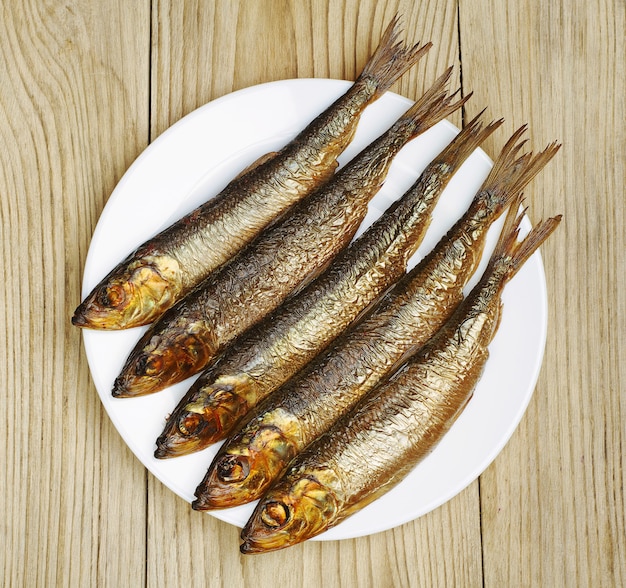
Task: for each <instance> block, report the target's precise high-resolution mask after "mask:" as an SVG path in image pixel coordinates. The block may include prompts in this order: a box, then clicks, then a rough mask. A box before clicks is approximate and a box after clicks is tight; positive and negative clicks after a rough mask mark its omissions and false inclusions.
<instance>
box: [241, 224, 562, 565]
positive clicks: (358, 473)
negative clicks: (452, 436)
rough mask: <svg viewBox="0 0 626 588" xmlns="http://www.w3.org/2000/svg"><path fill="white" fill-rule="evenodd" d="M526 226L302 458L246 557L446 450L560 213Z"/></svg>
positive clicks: (304, 531)
mask: <svg viewBox="0 0 626 588" xmlns="http://www.w3.org/2000/svg"><path fill="white" fill-rule="evenodd" d="M510 218H513V222H509V220H510ZM519 220H521V215H520V216H519V217H518V218H517V219H515V218H514V215H508V218H507V222H506V223H505V230H503V233H502V238H501V239H500V242H499V244H498V246H497V248H496V253H495V255H494V256H492V259H491V261H490V263H489V266H488V268H487V270H486V272H485V274H484V275H483V277H482V278H481V280H480V281H479V283H478V284H477V286H476V287H475V288H474V289H473V290H472V292H471V293H470V294H469V295H468V297H467V299H466V300H465V301H464V302H463V303H461V304H460V305H459V307H458V308H457V310H456V311H455V312H454V313H453V315H452V316H451V317H450V319H449V320H448V321H447V322H446V323H445V325H444V326H443V327H442V328H441V329H440V330H439V331H438V332H437V334H436V335H435V336H434V337H433V338H432V339H431V340H430V341H429V342H428V343H427V344H426V345H425V346H424V347H422V348H421V349H420V350H419V351H418V352H417V353H416V354H415V355H414V356H412V357H410V358H409V359H408V361H407V362H406V363H405V364H404V365H403V366H402V367H401V368H400V369H399V370H398V371H397V372H396V373H395V374H394V375H393V376H392V377H391V378H390V379H389V380H388V381H387V382H384V383H382V384H381V385H379V386H378V387H376V388H375V389H374V390H372V391H371V392H370V393H369V394H367V395H366V396H365V397H364V398H362V399H361V401H360V402H359V403H358V404H357V405H356V406H355V408H354V409H353V410H352V411H350V412H348V413H346V414H345V415H344V416H342V417H341V418H340V419H339V420H338V421H336V423H335V424H334V425H333V426H332V427H331V429H329V430H328V431H327V433H325V434H324V435H322V436H321V437H319V438H318V439H317V440H316V441H315V442H313V443H312V444H311V445H309V446H308V447H307V448H306V449H305V450H304V451H302V452H301V453H300V454H299V455H298V456H297V457H295V459H294V460H293V461H292V462H291V464H290V466H289V468H288V470H287V472H286V474H285V475H284V476H283V477H282V478H281V479H279V480H278V482H277V483H276V484H275V485H274V486H272V488H271V489H270V490H269V491H268V492H267V494H266V495H265V496H264V497H263V498H262V499H261V500H260V502H259V504H258V505H257V507H256V509H255V511H254V513H253V514H252V516H251V518H250V520H249V521H248V523H247V524H246V526H245V527H244V529H243V531H242V540H243V542H242V544H241V551H242V552H243V553H261V552H266V551H272V550H275V549H281V548H283V547H287V546H289V545H293V544H295V543H299V542H301V541H304V540H306V539H308V538H310V537H313V536H315V535H317V534H319V533H321V532H323V531H325V530H326V529H328V528H330V527H332V526H334V525H336V524H338V523H339V522H341V521H342V520H343V519H345V518H346V517H348V516H350V515H351V514H354V513H355V512H357V511H359V510H361V509H362V508H363V507H364V506H366V505H367V504H370V503H371V502H372V501H373V500H375V499H376V498H378V497H379V496H381V495H382V494H384V493H386V492H387V491H389V490H390V489H391V488H393V487H394V486H395V485H396V484H398V483H399V482H400V481H402V480H403V479H404V478H405V477H406V475H407V474H408V473H409V472H410V471H411V470H412V469H413V468H414V467H415V465H416V464H417V463H419V461H420V460H421V459H423V458H424V457H425V456H426V455H427V454H428V453H429V452H431V451H432V449H433V448H434V447H435V446H436V445H437V443H438V442H439V441H440V440H441V438H442V437H443V436H444V435H445V433H446V432H447V431H448V430H449V428H450V427H451V426H452V424H453V423H454V422H455V420H456V418H457V417H458V415H459V414H460V413H461V412H462V410H463V409H464V407H465V406H466V405H467V403H468V401H469V400H470V398H471V396H472V394H473V391H474V388H475V387H476V384H477V382H478V381H479V379H480V376H481V373H482V370H483V368H484V366H485V363H486V361H487V358H488V356H489V352H488V347H487V346H488V345H489V343H490V342H491V340H492V339H493V336H494V334H495V332H496V330H497V328H498V324H499V320H500V313H501V293H502V290H503V288H504V285H505V284H506V283H507V282H508V280H510V279H511V278H512V276H513V275H514V274H515V273H516V271H517V270H518V269H519V267H521V265H522V264H523V263H524V262H525V261H526V259H528V257H529V256H530V255H531V254H532V253H533V252H534V251H535V250H536V248H537V247H539V245H540V244H541V243H542V242H543V241H544V240H545V239H546V238H547V237H548V236H549V235H550V234H551V233H552V231H553V230H554V229H555V228H556V226H557V224H558V222H559V220H560V217H555V218H553V219H549V220H548V221H546V222H545V223H542V224H540V225H539V226H538V227H536V228H535V229H533V230H532V231H531V232H530V233H529V235H528V236H527V237H526V238H525V239H524V240H523V241H522V242H519V241H518V240H517V236H518V229H519V227H518V223H519Z"/></svg>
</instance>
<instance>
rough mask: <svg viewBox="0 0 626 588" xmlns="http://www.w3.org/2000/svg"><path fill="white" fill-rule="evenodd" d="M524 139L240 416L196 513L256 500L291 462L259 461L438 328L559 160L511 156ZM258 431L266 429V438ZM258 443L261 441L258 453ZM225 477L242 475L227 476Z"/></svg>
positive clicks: (343, 407) (290, 450) (351, 400)
mask: <svg viewBox="0 0 626 588" xmlns="http://www.w3.org/2000/svg"><path fill="white" fill-rule="evenodd" d="M522 132H523V129H520V131H518V132H516V133H514V135H513V137H512V138H511V139H510V140H509V141H508V142H507V145H506V146H505V147H504V149H503V150H502V153H501V155H500V157H499V158H498V159H497V160H496V163H495V165H494V168H495V169H496V173H495V174H490V175H489V177H488V178H487V180H486V181H485V184H484V186H483V187H482V188H481V190H479V192H478V193H477V195H476V196H475V198H474V201H473V203H472V205H471V206H470V208H469V209H468V211H467V212H466V213H465V214H464V215H463V216H462V217H461V218H460V219H459V221H458V222H457V223H456V224H455V225H454V227H453V228H452V229H451V230H450V231H449V232H448V233H447V234H446V235H445V236H444V237H443V238H442V239H441V240H440V242H439V243H438V244H437V246H435V248H434V249H433V251H432V252H431V253H430V254H429V255H428V256H427V257H426V258H424V260H422V262H421V263H420V264H418V265H417V266H416V267H415V268H414V269H413V270H412V271H411V272H409V274H407V275H406V276H405V277H404V278H403V279H402V280H401V281H400V282H399V283H398V284H397V285H396V286H395V287H394V288H393V289H392V290H391V291H390V292H389V293H388V294H387V296H386V297H385V298H384V299H383V301H382V302H381V304H380V305H379V306H378V307H377V308H376V309H375V310H374V311H373V312H372V313H370V315H369V316H367V317H366V318H365V319H364V320H363V321H362V322H361V323H360V324H357V325H356V326H355V327H354V328H353V329H350V330H348V331H347V332H346V333H345V334H344V335H343V336H342V337H341V338H340V339H339V340H338V341H337V342H336V343H335V344H334V345H333V346H332V347H331V348H330V349H329V350H328V351H327V352H325V353H323V354H322V355H321V356H320V357H318V358H317V360H314V361H313V362H312V363H310V364H309V365H308V366H307V368H306V369H304V370H303V372H301V374H299V375H298V377H296V378H295V379H293V380H291V381H289V382H288V383H287V384H285V385H284V386H282V387H281V388H279V389H278V390H277V391H276V392H274V393H273V394H271V395H270V396H269V398H267V400H266V401H264V402H262V403H261V404H260V405H259V406H257V407H256V408H255V409H254V410H252V411H251V412H250V413H249V414H248V415H246V417H245V422H244V423H242V425H241V426H240V427H239V428H238V430H237V431H236V432H235V433H234V434H233V435H232V436H231V437H230V438H229V439H227V441H226V442H225V443H224V444H223V445H222V447H221V448H220V450H219V451H218V453H217V455H216V456H215V458H214V460H213V462H212V464H211V466H210V467H209V470H208V472H207V474H206V475H205V477H204V479H203V480H202V482H201V483H200V485H199V486H198V488H197V489H196V497H197V500H196V501H195V502H194V503H193V505H194V508H196V509H198V510H206V509H210V508H221V507H223V506H234V505H237V504H243V503H246V502H250V501H252V500H255V499H257V498H259V497H260V496H261V495H262V494H263V492H264V491H265V490H266V489H267V488H268V486H269V485H270V484H271V483H272V481H273V480H274V479H276V478H277V477H278V476H279V475H280V474H281V473H282V472H283V471H284V469H285V468H286V467H287V465H288V460H284V461H283V462H281V461H280V460H278V459H271V460H268V459H266V454H268V453H272V454H273V455H280V454H284V455H285V456H290V455H293V454H296V453H298V452H299V451H301V450H302V449H303V448H304V447H305V446H306V445H308V444H309V443H311V442H312V441H313V439H315V438H316V437H318V436H319V435H320V434H321V433H323V432H324V431H325V430H326V429H327V428H328V427H330V425H331V424H332V423H333V422H334V421H335V420H336V419H337V418H338V417H339V416H341V414H343V413H344V412H345V411H347V410H349V409H350V408H351V407H352V406H353V405H354V404H355V403H356V402H357V401H358V400H359V399H360V398H361V397H362V396H363V395H364V394H366V393H367V392H368V391H369V390H371V389H372V388H373V387H374V386H375V385H376V384H377V383H378V381H379V380H381V379H383V378H384V377H386V376H387V375H388V374H389V373H391V371H393V368H394V367H395V366H397V365H399V363H400V362H401V361H402V359H403V357H405V356H406V355H407V354H408V353H411V352H412V351H413V350H415V349H416V348H418V347H420V346H421V345H423V344H424V343H426V341H427V340H428V339H429V338H430V337H431V336H432V335H433V334H434V333H435V332H436V331H437V329H439V328H440V327H441V325H442V324H443V323H444V322H445V320H446V319H447V318H448V317H449V316H450V314H451V313H452V311H453V310H454V308H455V307H456V305H457V304H458V303H459V302H460V300H461V299H462V298H463V293H462V290H463V287H464V286H465V284H466V283H467V281H468V280H469V278H470V277H471V276H472V274H473V273H474V271H475V270H476V268H477V267H478V264H479V262H480V258H481V257H482V253H483V249H484V243H485V239H486V236H487V231H488V230H489V228H490V226H491V224H492V223H493V221H495V219H496V218H497V217H498V216H499V215H500V213H501V212H502V210H504V208H505V207H507V206H509V205H510V204H511V201H512V200H513V204H512V206H513V208H514V210H517V208H518V207H519V202H516V201H515V199H516V198H517V196H518V194H519V189H520V187H523V186H524V185H525V183H527V182H528V181H529V178H532V177H534V175H536V173H537V171H538V170H539V169H541V168H542V167H543V166H545V164H546V163H547V162H548V161H549V160H550V159H551V158H552V157H553V156H554V154H555V153H556V149H557V148H556V147H555V146H553V145H551V146H549V147H548V148H547V149H546V150H545V151H544V152H542V153H540V154H539V155H538V156H537V157H535V158H532V156H531V155H524V156H522V157H517V152H518V150H519V148H520V147H521V146H522V145H523V143H520V142H518V139H519V138H520V135H521V133H522ZM504 163H506V165H505V164H504ZM263 428H267V429H271V430H272V436H271V439H270V438H268V437H267V436H266V435H265V434H263V433H262V429H263ZM258 438H260V439H263V440H264V442H263V446H262V447H259V446H258V445H257V439H258ZM230 469H233V470H234V469H236V470H238V471H239V472H243V471H244V470H245V472H246V474H247V475H242V474H240V475H238V476H237V477H233V476H231V475H230V474H229V470H230Z"/></svg>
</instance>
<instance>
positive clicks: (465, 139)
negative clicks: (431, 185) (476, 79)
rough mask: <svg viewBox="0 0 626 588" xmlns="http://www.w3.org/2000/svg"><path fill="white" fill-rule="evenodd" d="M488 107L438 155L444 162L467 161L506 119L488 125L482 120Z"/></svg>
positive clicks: (438, 158) (439, 159)
mask: <svg viewBox="0 0 626 588" xmlns="http://www.w3.org/2000/svg"><path fill="white" fill-rule="evenodd" d="M485 110H486V108H485V109H483V110H482V111H481V112H479V113H478V115H477V116H475V117H474V118H473V119H472V120H471V121H470V122H469V123H468V124H467V125H465V127H463V129H462V130H461V131H460V132H459V134H458V135H457V136H456V137H455V138H454V139H453V140H452V142H451V143H450V144H449V145H448V146H447V147H446V148H445V149H444V150H443V151H442V152H441V154H440V155H439V156H438V157H437V160H438V161H441V162H443V163H448V164H451V163H454V162H459V165H460V164H461V162H463V161H465V160H466V159H467V158H468V157H469V156H470V155H471V154H472V152H473V151H474V150H475V149H476V148H477V147H478V146H479V145H480V144H481V143H483V141H485V140H486V139H487V137H489V135H491V134H492V133H493V132H494V131H495V130H496V129H497V128H498V127H500V126H501V125H502V123H503V122H504V119H500V120H496V121H492V122H490V123H489V124H488V125H487V126H484V125H483V122H482V120H481V118H482V115H483V114H484V112H485Z"/></svg>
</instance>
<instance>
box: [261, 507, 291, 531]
mask: <svg viewBox="0 0 626 588" xmlns="http://www.w3.org/2000/svg"><path fill="white" fill-rule="evenodd" d="M261 520H262V521H263V524H265V525H266V526H267V527H271V528H272V529H277V528H278V527H282V526H284V525H285V524H286V523H287V522H288V521H289V507H288V506H287V505H286V504H285V503H284V502H268V503H267V504H266V505H265V506H264V507H263V511H262V512H261Z"/></svg>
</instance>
